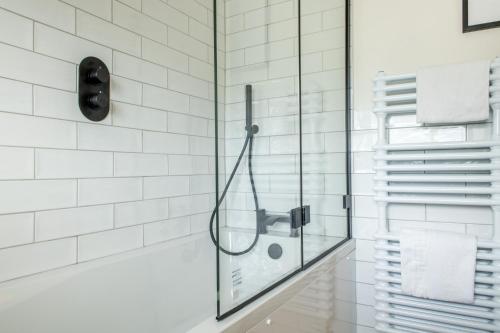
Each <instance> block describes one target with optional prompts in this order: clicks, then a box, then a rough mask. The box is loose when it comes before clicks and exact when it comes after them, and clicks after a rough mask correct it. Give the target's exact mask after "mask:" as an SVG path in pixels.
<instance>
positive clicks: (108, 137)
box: [78, 124, 142, 152]
mask: <svg viewBox="0 0 500 333" xmlns="http://www.w3.org/2000/svg"><path fill="white" fill-rule="evenodd" d="M78 148H79V149H87V150H104V151H124V152H140V151H141V150H142V134H141V131H138V130H134V129H128V128H120V127H111V126H102V125H92V124H78Z"/></svg>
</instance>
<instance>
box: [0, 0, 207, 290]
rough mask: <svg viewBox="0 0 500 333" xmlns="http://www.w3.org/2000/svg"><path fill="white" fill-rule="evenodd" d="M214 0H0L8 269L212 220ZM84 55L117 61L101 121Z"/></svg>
mask: <svg viewBox="0 0 500 333" xmlns="http://www.w3.org/2000/svg"><path fill="white" fill-rule="evenodd" d="M211 4H212V3H211V1H208V0H196V1H195V0H169V1H160V0H142V1H141V0H123V1H113V0H96V1H94V0H93V1H89V0H67V1H57V0H44V1H39V0H5V1H0V161H1V162H0V214H1V215H0V267H1V268H0V282H1V281H5V280H10V279H15V278H18V277H21V276H24V275H28V274H33V273H37V272H41V271H45V270H49V269H53V268H57V267H62V266H66V265H72V264H75V263H78V262H82V261H88V260H93V259H96V258H99V257H103V256H107V255H111V254H115V253H119V252H123V251H128V250H132V249H135V248H140V247H143V246H147V245H150V244H154V243H157V242H161V241H165V240H168V239H171V238H175V237H180V236H185V235H188V234H191V233H196V232H206V230H207V221H208V212H209V211H210V209H211V207H212V201H213V200H212V199H213V198H212V195H211V193H212V191H213V185H212V183H213V174H212V170H211V169H212V168H211V166H212V165H213V121H212V117H213V103H212V102H211V101H210V96H211V95H212V91H213V87H212V77H213V69H212V65H211V63H212V59H213V56H212V53H213V51H212V46H211V45H212V28H211V25H212V19H211V18H212V14H211ZM86 56H97V57H99V58H101V59H102V60H103V61H104V62H105V63H106V64H107V65H108V67H109V69H110V71H111V72H112V78H111V86H112V91H111V98H112V112H111V113H110V115H109V116H108V117H107V118H106V119H105V120H104V121H103V122H101V123H98V124H97V123H91V122H89V121H87V120H86V119H85V118H84V117H83V116H82V115H81V112H80V110H79V108H78V104H77V95H76V90H77V86H76V85H77V64H79V62H80V61H81V60H82V59H83V58H84V57H86Z"/></svg>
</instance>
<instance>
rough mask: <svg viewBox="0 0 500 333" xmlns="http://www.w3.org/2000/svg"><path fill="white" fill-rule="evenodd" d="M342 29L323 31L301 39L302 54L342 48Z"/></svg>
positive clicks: (343, 33)
mask: <svg viewBox="0 0 500 333" xmlns="http://www.w3.org/2000/svg"><path fill="white" fill-rule="evenodd" d="M344 35H345V32H344V29H334V30H325V31H321V32H316V33H313V34H309V35H305V36H303V37H302V50H303V52H304V53H312V52H321V51H329V50H331V49H338V48H342V47H344V42H345V38H344Z"/></svg>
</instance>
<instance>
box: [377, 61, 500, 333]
mask: <svg viewBox="0 0 500 333" xmlns="http://www.w3.org/2000/svg"><path fill="white" fill-rule="evenodd" d="M491 69H492V70H491V85H490V93H491V94H490V96H491V97H490V104H491V106H492V110H493V111H492V116H491V121H492V132H491V137H490V138H489V139H488V140H487V141H480V142H478V141H469V142H446V143H421V144H414V143H412V144H390V143H389V140H388V130H387V121H388V119H389V118H390V117H393V116H398V115H408V114H412V113H415V112H416V107H417V106H416V76H415V75H414V74H410V75H396V76H387V75H385V74H384V73H383V72H381V73H379V74H378V75H377V77H376V78H375V80H374V83H375V86H374V91H375V100H374V101H375V108H374V112H375V114H376V116H377V119H378V142H377V144H376V146H375V150H376V154H375V171H376V175H375V181H374V183H375V193H376V195H375V200H376V202H377V206H378V232H377V235H376V244H375V262H376V264H375V271H376V273H375V274H376V275H375V281H376V285H375V290H376V293H375V295H376V296H375V297H376V305H375V307H376V330H377V331H378V332H386V333H417V332H418V333H421V332H432V333H492V332H500V119H499V117H500V58H497V59H496V60H495V61H494V62H493V64H492V66H491ZM389 204H423V205H458V206H487V207H491V209H492V212H493V230H494V231H493V237H492V239H490V240H479V243H478V255H477V266H476V278H475V297H474V303H473V304H458V303H450V302H442V301H435V300H427V299H421V298H417V297H411V296H407V295H404V294H403V293H402V292H401V269H400V252H399V237H398V235H396V234H394V233H391V232H390V231H389V223H388V219H387V207H388V205H389ZM443 278H446V277H443Z"/></svg>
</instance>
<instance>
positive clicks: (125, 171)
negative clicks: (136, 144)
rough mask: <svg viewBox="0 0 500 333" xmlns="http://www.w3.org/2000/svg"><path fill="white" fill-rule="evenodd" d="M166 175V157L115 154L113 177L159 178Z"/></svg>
mask: <svg viewBox="0 0 500 333" xmlns="http://www.w3.org/2000/svg"><path fill="white" fill-rule="evenodd" d="M167 174H168V162H167V156H166V155H157V154H139V153H115V176H118V177H134V176H137V177H138V176H161V175H167Z"/></svg>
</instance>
